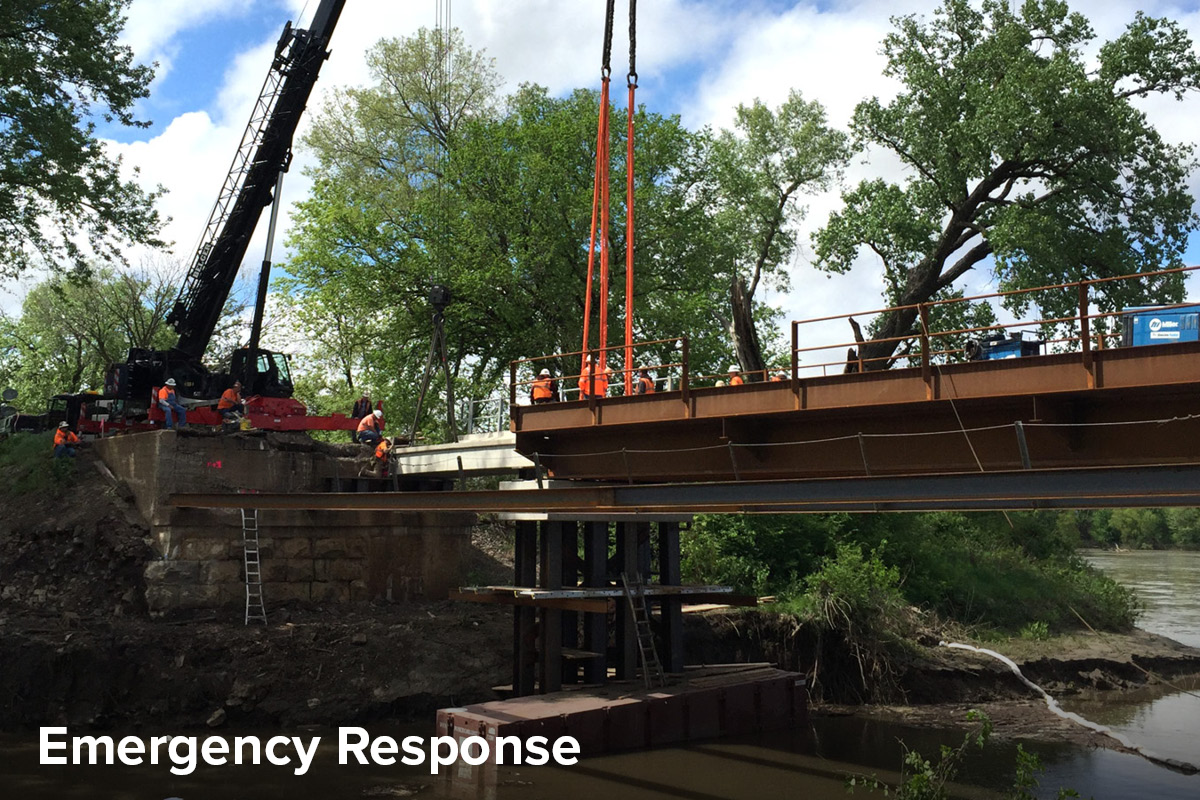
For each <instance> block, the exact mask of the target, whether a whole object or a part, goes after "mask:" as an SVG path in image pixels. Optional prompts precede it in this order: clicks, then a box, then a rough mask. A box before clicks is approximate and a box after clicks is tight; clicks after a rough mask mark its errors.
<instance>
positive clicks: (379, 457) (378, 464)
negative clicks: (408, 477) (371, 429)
mask: <svg viewBox="0 0 1200 800" xmlns="http://www.w3.org/2000/svg"><path fill="white" fill-rule="evenodd" d="M391 455H392V440H391V439H387V438H384V439H380V440H379V444H377V445H375V477H377V478H386V477H387V474H388V459H390V458H391Z"/></svg>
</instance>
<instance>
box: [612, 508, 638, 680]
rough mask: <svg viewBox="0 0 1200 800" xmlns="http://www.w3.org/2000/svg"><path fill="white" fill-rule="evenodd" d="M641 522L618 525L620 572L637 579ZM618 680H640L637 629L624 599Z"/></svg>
mask: <svg viewBox="0 0 1200 800" xmlns="http://www.w3.org/2000/svg"><path fill="white" fill-rule="evenodd" d="M639 527H640V525H639V523H637V522H620V523H618V524H617V564H618V565H619V566H620V571H621V572H624V573H625V574H626V575H628V576H629V579H630V580H633V575H634V573H635V572H637V571H638V567H639V564H638V528H639ZM616 641H617V664H616V667H617V677H618V678H621V679H622V680H633V679H634V678H635V677H637V664H638V646H637V626H636V625H634V624H633V618H632V614H631V613H630V611H629V603H628V601H627V600H625V598H621V601H620V609H619V610H618V611H617V631H616Z"/></svg>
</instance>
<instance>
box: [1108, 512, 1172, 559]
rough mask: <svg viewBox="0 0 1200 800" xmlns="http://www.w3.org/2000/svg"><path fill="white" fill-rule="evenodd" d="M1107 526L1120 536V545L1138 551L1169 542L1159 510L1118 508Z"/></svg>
mask: <svg viewBox="0 0 1200 800" xmlns="http://www.w3.org/2000/svg"><path fill="white" fill-rule="evenodd" d="M1108 526H1109V528H1110V529H1111V530H1113V531H1114V532H1116V533H1118V534H1120V537H1121V540H1120V541H1121V544H1123V545H1125V546H1126V547H1131V548H1135V549H1138V550H1153V549H1157V548H1160V547H1164V546H1166V545H1167V544H1169V543H1170V541H1171V533H1170V531H1169V530H1168V529H1167V520H1166V516H1165V515H1164V514H1163V511H1162V509H1159V508H1118V509H1116V510H1115V511H1113V512H1112V516H1111V517H1109V520H1108Z"/></svg>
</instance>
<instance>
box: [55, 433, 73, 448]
mask: <svg viewBox="0 0 1200 800" xmlns="http://www.w3.org/2000/svg"><path fill="white" fill-rule="evenodd" d="M60 444H79V437H78V436H76V435H75V434H74V433H71V431H69V430H67V429H66V428H59V429H58V430H56V431H55V432H54V446H55V447H58V446H59V445H60Z"/></svg>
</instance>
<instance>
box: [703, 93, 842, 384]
mask: <svg viewBox="0 0 1200 800" xmlns="http://www.w3.org/2000/svg"><path fill="white" fill-rule="evenodd" d="M851 152H852V150H851V145H850V142H849V137H847V136H846V134H844V133H842V132H841V131H838V130H835V129H833V128H830V127H829V125H828V123H827V122H826V118H825V109H824V107H823V106H822V105H821V104H820V103H818V102H816V101H807V100H805V99H804V98H803V97H802V96H801V95H800V93H799V92H796V91H792V92H791V93H789V95H788V99H787V100H786V101H784V103H783V104H782V105H780V106H779V108H778V109H775V110H772V109H770V108H768V107H767V106H766V105H765V104H763V103H762V102H760V101H757V100H756V101H755V102H754V103H753V104H751V105H749V106H744V105H742V106H738V108H737V117H736V122H735V126H734V130H732V131H730V130H723V131H721V132H720V133H719V134H718V135H717V136H716V137H715V140H714V141H713V143H712V146H711V148H710V150H709V156H708V168H707V169H706V174H707V178H708V179H707V181H706V188H707V192H706V196H705V198H704V202H705V203H706V204H707V205H708V206H709V214H710V215H711V226H710V227H709V237H708V238H709V241H710V244H711V252H712V256H713V260H714V261H715V262H716V263H715V264H714V269H716V270H718V271H719V272H720V274H722V275H723V276H724V278H725V280H727V281H728V286H729V305H728V309H729V311H728V316H726V317H725V318H724V320H723V322H724V327H725V328H727V329H728V331H729V336H730V341H731V342H732V345H733V350H734V353H735V354H736V356H737V360H738V362H739V364H740V365H741V368H742V370H743V371H744V372H747V373H756V372H761V371H762V370H764V369H766V368H767V367H768V366H770V365H769V364H767V363H766V361H765V359H764V357H763V347H762V345H761V344H760V342H759V337H758V331H757V326H756V314H755V309H754V294H755V292H756V291H757V290H758V286H759V284H760V283H764V282H768V283H769V282H774V283H775V285H776V288H780V289H786V288H787V272H786V267H787V265H788V262H789V260H790V258H791V255H792V252H793V250H794V249H795V244H796V225H797V224H798V223H799V222H800V220H801V219H802V218H803V214H804V209H803V208H802V207H801V206H800V199H801V198H802V197H803V196H805V195H812V194H816V193H820V192H825V191H828V190H829V189H830V188H832V187H833V186H834V185H836V183H837V182H838V181H839V180H840V178H841V175H842V170H843V169H844V167H845V166H846V164H847V162H848V161H849V159H850V155H851Z"/></svg>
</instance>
